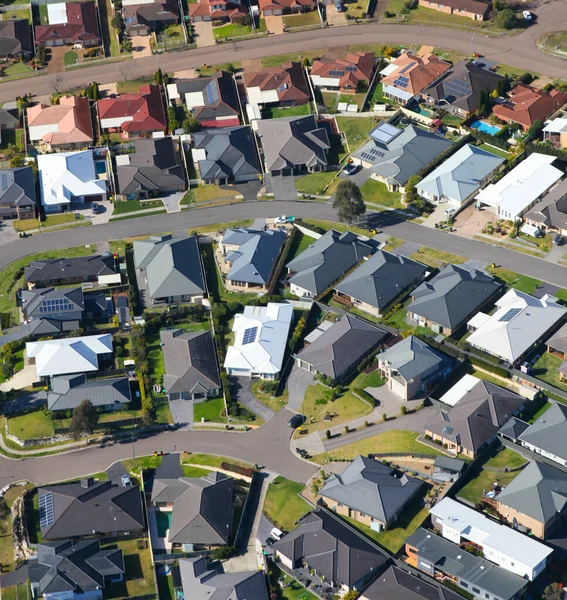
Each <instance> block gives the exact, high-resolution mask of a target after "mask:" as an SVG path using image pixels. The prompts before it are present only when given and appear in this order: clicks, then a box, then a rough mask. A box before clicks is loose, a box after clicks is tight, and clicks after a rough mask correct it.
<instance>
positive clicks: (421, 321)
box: [408, 299, 476, 336]
mask: <svg viewBox="0 0 567 600" xmlns="http://www.w3.org/2000/svg"><path fill="white" fill-rule="evenodd" d="M412 300H413V299H412ZM475 312H476V311H475ZM408 318H409V319H411V320H412V321H416V322H417V323H419V325H420V326H421V327H429V328H430V329H433V330H434V331H436V329H435V328H439V333H442V334H443V335H446V336H450V335H452V333H453V331H454V330H453V329H449V328H447V327H443V326H442V325H439V323H435V321H431V320H430V319H425V318H424V317H421V316H420V315H418V314H417V313H410V312H408ZM466 320H468V317H467V319H465V321H466ZM465 321H463V323H464V322H465ZM460 326H461V324H459V327H460ZM456 329H458V327H456Z"/></svg>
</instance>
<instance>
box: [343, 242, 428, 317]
mask: <svg viewBox="0 0 567 600" xmlns="http://www.w3.org/2000/svg"><path fill="white" fill-rule="evenodd" d="M426 271H427V266H426V265H422V264H421V263H419V262H416V261H415V260H411V259H410V258H406V257H405V256H401V255H399V256H398V255H396V254H391V253H390V252H384V251H383V250H379V251H378V252H376V254H374V255H372V256H371V257H369V258H368V259H367V260H365V261H363V262H362V264H361V265H360V266H359V267H358V268H357V269H355V270H354V271H353V272H352V273H351V274H350V275H347V276H346V277H345V278H344V279H343V280H342V281H341V282H340V283H339V284H338V285H337V286H336V288H335V289H336V290H338V291H339V292H341V293H343V294H347V295H348V296H350V297H351V298H355V299H356V300H360V301H361V302H365V303H366V304H369V305H370V306H374V307H375V308H378V309H381V308H384V307H385V306H388V304H390V303H391V302H392V301H393V300H395V299H396V298H397V297H398V296H399V295H400V294H401V293H402V292H403V291H404V290H405V289H407V288H408V287H409V286H410V285H411V284H412V283H413V282H414V281H416V280H417V279H418V278H419V277H421V276H422V275H423V274H424V273H425V272H426Z"/></svg>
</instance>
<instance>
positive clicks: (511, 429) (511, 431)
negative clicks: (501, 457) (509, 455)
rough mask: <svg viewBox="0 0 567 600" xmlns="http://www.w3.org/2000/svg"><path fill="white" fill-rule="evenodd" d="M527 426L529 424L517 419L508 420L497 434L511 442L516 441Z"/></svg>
mask: <svg viewBox="0 0 567 600" xmlns="http://www.w3.org/2000/svg"><path fill="white" fill-rule="evenodd" d="M529 426H530V425H529V423H526V422H525V421H522V420H521V419H518V418H517V417H512V418H511V419H508V421H506V423H504V425H502V427H500V429H499V430H498V433H499V434H500V435H504V436H507V437H509V438H511V439H513V440H517V439H518V438H519V437H520V435H521V434H522V433H524V431H525V430H526V429H527V428H528V427H529Z"/></svg>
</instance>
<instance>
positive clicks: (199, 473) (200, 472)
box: [181, 465, 211, 477]
mask: <svg viewBox="0 0 567 600" xmlns="http://www.w3.org/2000/svg"><path fill="white" fill-rule="evenodd" d="M181 471H182V472H183V477H205V476H206V475H208V474H209V473H210V472H211V471H210V470H209V469H201V468H200V467H191V466H190V465H181Z"/></svg>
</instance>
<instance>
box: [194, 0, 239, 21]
mask: <svg viewBox="0 0 567 600" xmlns="http://www.w3.org/2000/svg"><path fill="white" fill-rule="evenodd" d="M189 16H190V17H191V20H192V21H193V22H194V23H200V22H203V21H217V22H218V21H224V22H227V23H228V22H230V23H237V22H238V19H243V18H246V17H248V16H249V15H248V9H247V7H246V6H245V5H244V4H243V3H241V2H240V0H234V2H230V1H229V0H198V1H197V2H193V3H191V4H190V5H189Z"/></svg>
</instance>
